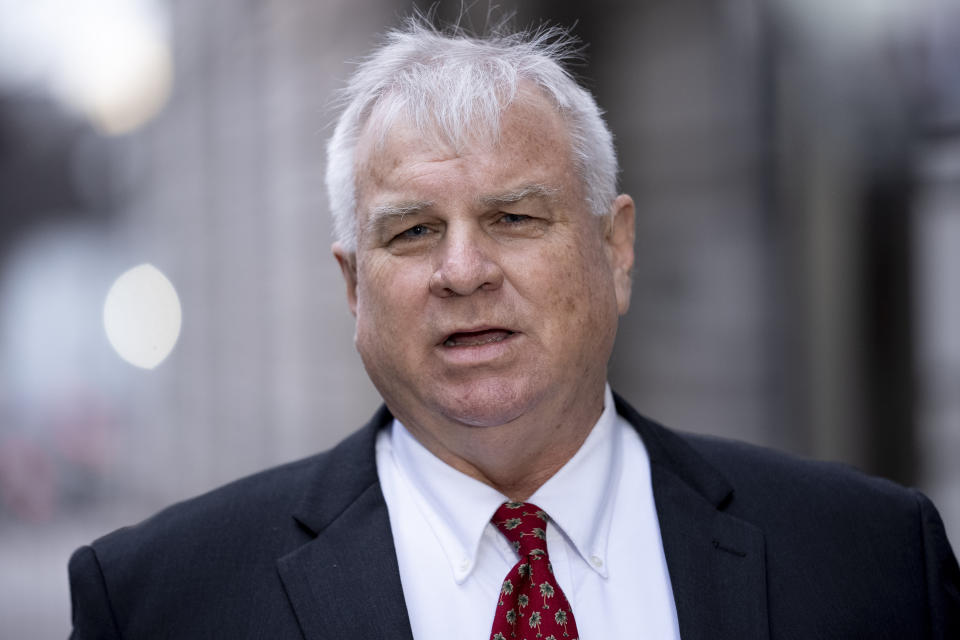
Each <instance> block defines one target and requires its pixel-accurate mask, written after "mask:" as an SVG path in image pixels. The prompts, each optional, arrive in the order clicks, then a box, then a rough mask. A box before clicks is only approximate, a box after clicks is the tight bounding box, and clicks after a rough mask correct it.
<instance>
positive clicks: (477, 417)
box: [436, 379, 542, 427]
mask: <svg viewBox="0 0 960 640" xmlns="http://www.w3.org/2000/svg"><path fill="white" fill-rule="evenodd" d="M525 386H526V385H522V384H517V383H515V382H513V381H510V382H506V381H503V380H499V379H498V380H493V381H486V382H484V383H480V384H477V383H475V384H472V385H470V386H469V387H468V388H466V389H457V390H450V392H448V393H445V394H443V396H444V397H442V398H437V402H436V406H437V409H438V410H439V412H440V413H442V414H443V415H446V416H447V418H449V419H451V420H455V421H456V422H460V423H462V424H466V425H470V426H472V427H496V426H499V425H502V424H507V423H508V422H512V421H514V420H516V419H517V418H519V417H520V416H522V415H524V414H525V413H527V412H528V411H530V410H531V409H532V408H533V407H535V406H536V404H537V402H538V400H539V399H540V397H541V396H542V393H537V392H536V391H535V390H533V389H529V388H524V387H525Z"/></svg>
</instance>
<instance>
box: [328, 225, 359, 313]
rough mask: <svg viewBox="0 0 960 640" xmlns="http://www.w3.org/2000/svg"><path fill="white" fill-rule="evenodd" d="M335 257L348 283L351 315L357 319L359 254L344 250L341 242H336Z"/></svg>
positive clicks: (333, 248) (333, 249) (334, 247)
mask: <svg viewBox="0 0 960 640" xmlns="http://www.w3.org/2000/svg"><path fill="white" fill-rule="evenodd" d="M331 249H332V251H333V257H334V258H336V259H337V264H339V265H340V273H342V274H343V279H344V281H345V282H346V283H347V304H348V305H349V306H350V313H352V314H353V317H357V254H356V253H355V252H352V251H347V250H346V249H344V247H343V245H342V244H340V243H339V242H334V243H333V247H331Z"/></svg>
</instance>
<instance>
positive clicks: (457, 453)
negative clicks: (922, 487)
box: [70, 21, 960, 640]
mask: <svg viewBox="0 0 960 640" xmlns="http://www.w3.org/2000/svg"><path fill="white" fill-rule="evenodd" d="M557 36H558V34H557V33H540V34H533V35H500V36H495V37H490V38H485V39H477V38H470V37H466V36H464V35H463V34H460V33H452V34H443V33H439V32H437V31H435V30H433V29H431V28H429V27H427V26H424V25H422V24H421V23H419V22H417V21H411V22H410V23H409V24H408V25H407V27H406V28H405V29H403V30H401V31H397V32H393V33H391V34H390V36H389V38H388V40H387V42H386V44H385V45H384V46H382V47H381V48H380V49H378V50H377V51H376V52H375V53H374V55H373V56H372V57H371V58H369V59H368V60H367V61H366V62H364V63H363V64H362V65H361V66H360V68H359V69H358V70H357V72H356V74H355V76H354V77H353V79H352V80H351V82H350V84H349V86H348V88H347V103H346V107H345V109H344V111H343V113H342V115H341V117H340V119H339V122H338V126H337V128H336V131H335V133H334V135H333V138H332V140H331V142H330V145H329V163H328V176H327V178H328V179H327V182H328V189H329V192H330V201H331V208H332V211H333V214H334V217H335V222H336V229H337V241H336V243H335V244H334V247H333V252H334V255H335V256H336V259H337V261H338V263H339V265H340V268H341V270H342V272H343V276H344V279H345V281H346V288H347V300H348V303H349V305H350V309H351V311H352V312H353V314H354V315H355V317H356V346H357V350H358V351H359V353H360V355H361V357H362V359H363V363H364V366H365V367H366V370H367V372H368V373H369V375H370V378H371V380H372V381H373V383H374V384H375V385H376V387H377V389H378V390H379V391H380V393H381V395H382V396H383V399H384V403H385V408H381V410H380V411H379V412H378V413H377V414H376V416H374V418H373V419H372V420H371V422H370V423H369V424H368V425H367V426H366V427H364V428H363V429H361V430H360V431H359V432H358V433H356V434H354V435H353V436H351V437H350V438H348V439H347V440H345V441H344V442H343V443H341V444H340V445H339V446H337V447H336V448H334V449H333V450H331V451H329V452H326V453H323V454H320V455H318V456H315V457H313V458H309V459H306V460H303V461H301V462H296V463H292V464H289V465H286V466H283V467H280V468H278V469H274V470H270V471H266V472H264V473H261V474H258V475H256V476H252V477H250V478H247V479H244V480H240V481H238V482H236V483H233V484H231V485H228V486H226V487H224V488H221V489H218V490H216V491H214V492H212V493H209V494H207V495H205V496H202V497H200V498H196V499H194V500H190V501H188V502H185V503H182V504H179V505H176V506H174V507H171V508H170V509H167V510H166V511H164V512H162V513H160V514H158V515H157V516H154V517H153V518H151V519H149V520H147V521H145V522H143V523H141V524H139V525H137V526H135V527H132V528H128V529H125V530H121V531H118V532H115V533H113V534H110V535H108V536H106V537H105V538H102V539H100V540H98V541H96V542H94V543H93V544H92V545H91V546H89V547H85V548H83V549H81V550H79V551H78V552H77V553H76V554H75V555H74V558H73V559H72V561H71V565H70V574H71V586H72V589H73V607H74V614H73V617H74V629H75V631H74V634H75V636H76V637H78V638H87V637H90V638H93V637H96V638H101V637H104V638H107V637H110V638H112V637H117V638H119V637H128V638H143V637H171V638H192V637H204V638H207V637H224V638H245V637H251V638H252V637H256V638H261V637H269V638H281V637H283V638H285V637H291V638H300V637H303V638H314V639H319V638H411V637H416V638H423V639H431V638H440V637H457V638H464V639H468V640H470V639H473V640H488V639H494V640H503V639H506V638H534V637H536V638H544V639H546V640H550V639H554V640H559V639H560V638H578V637H583V638H587V639H592V638H679V637H683V638H685V639H691V638H711V639H718V638H719V639H723V638H729V639H738V640H739V639H743V638H908V637H909V638H921V637H924V638H926V637H931V638H948V637H951V638H956V637H960V622H958V618H960V611H958V610H960V595H958V589H960V587H958V582H960V580H958V569H957V564H956V560H955V559H954V556H953V554H952V552H951V550H950V546H949V544H948V542H947V540H946V536H945V534H944V530H943V525H942V523H941V522H940V519H939V516H938V515H937V512H936V510H935V509H934V507H933V506H932V505H931V504H930V502H929V501H928V500H927V499H926V498H925V497H924V496H922V495H921V494H919V493H917V492H915V491H910V490H907V489H904V488H901V487H897V486H895V485H893V484H891V483H888V482H884V481H881V480H877V479H871V478H868V477H865V476H863V475H860V474H858V473H856V472H854V471H851V470H849V469H846V468H842V467H839V466H834V465H826V464H820V463H812V462H804V461H800V460H796V459H793V458H789V457H786V456H783V455H779V454H775V453H771V452H768V451H762V450H759V449H756V448H753V447H749V446H747V445H742V444H735V443H729V442H722V441H718V440H712V439H707V438H702V437H694V436H681V435H678V434H676V433H673V432H671V431H669V430H667V429H665V428H663V427H661V426H658V425H656V424H653V423H651V422H649V421H647V420H645V419H644V418H642V417H641V416H639V415H638V414H637V413H636V412H635V411H634V410H633V409H632V408H631V407H630V406H629V405H627V404H626V403H625V402H624V401H623V400H622V399H620V398H618V397H616V396H614V395H613V394H612V392H611V391H610V389H609V388H608V386H607V384H606V367H607V362H608V360H609V357H610V354H611V351H612V349H613V343H614V336H615V333H616V328H617V321H618V316H619V315H621V314H623V313H624V312H625V311H626V309H627V307H628V305H629V302H630V270H631V267H632V264H633V233H634V208H633V202H632V201H631V199H630V198H629V197H628V196H626V195H619V196H618V195H616V191H615V176H616V161H615V157H614V152H613V146H612V141H611V136H610V133H609V131H608V130H607V128H606V126H605V124H604V122H603V120H602V118H601V116H600V112H599V110H598V108H597V106H596V104H595V103H594V101H593V99H592V98H591V96H590V95H589V94H588V93H587V92H586V91H584V90H583V89H582V88H581V87H579V86H578V85H577V84H576V83H575V82H574V81H573V80H572V79H571V78H570V76H569V75H568V74H567V73H566V72H565V71H564V70H563V68H562V66H561V64H560V63H561V62H562V59H563V56H564V55H565V53H566V49H565V45H564V44H563V43H562V38H561V39H559V40H558V38H557Z"/></svg>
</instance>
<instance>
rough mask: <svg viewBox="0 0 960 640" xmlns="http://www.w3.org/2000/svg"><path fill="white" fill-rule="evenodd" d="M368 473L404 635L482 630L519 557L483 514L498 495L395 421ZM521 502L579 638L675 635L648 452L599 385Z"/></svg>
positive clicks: (426, 638) (477, 636)
mask: <svg viewBox="0 0 960 640" xmlns="http://www.w3.org/2000/svg"><path fill="white" fill-rule="evenodd" d="M377 473H378V474H379V476H380V484H381V487H382V489H383V495H384V498H385V499H386V502H387V509H388V511H389V513H390V527H391V529H392V531H393V539H394V544H395V545H396V550H397V560H398V562H399V565H400V580H401V583H402V584H403V595H404V598H405V600H406V605H407V612H408V614H409V617H410V625H411V628H412V629H413V636H414V638H416V639H417V640H433V639H439V638H449V637H453V635H455V636H456V637H457V638H459V639H461V640H489V638H490V629H491V626H492V624H493V615H494V611H495V609H496V604H497V600H498V595H499V593H500V586H501V584H502V582H503V579H504V578H505V577H506V575H507V572H508V571H509V570H510V569H511V568H512V567H513V565H514V564H516V562H517V559H518V556H517V553H516V551H514V550H513V548H512V547H511V546H510V545H509V543H508V542H507V540H506V538H504V536H503V535H502V534H501V533H500V532H499V531H498V530H497V529H496V527H494V525H492V524H491V523H490V518H491V517H492V516H493V513H494V511H496V510H497V507H499V506H500V504H501V503H503V502H505V501H507V500H508V499H509V497H508V496H504V495H502V494H501V493H500V492H498V491H497V490H496V489H494V488H492V487H490V486H488V485H486V484H484V483H482V482H480V481H478V480H475V479H473V478H471V477H469V476H467V475H465V474H463V473H461V472H459V471H457V470H456V469H454V468H453V467H450V466H448V465H447V464H446V463H444V462H442V461H441V460H440V459H439V458H437V457H436V456H434V455H433V454H432V453H430V452H429V451H427V450H426V449H425V448H424V447H423V446H422V445H421V444H420V443H419V442H418V441H417V440H416V439H415V438H414V437H413V436H412V435H410V432H409V431H407V429H406V428H405V427H404V426H403V425H402V424H401V423H400V422H399V421H396V420H394V422H393V424H392V425H391V426H390V427H389V428H387V429H385V430H383V431H382V432H381V433H380V434H379V435H378V437H377ZM528 502H532V503H534V504H536V505H537V506H539V507H540V508H541V509H543V510H544V511H546V512H547V514H548V515H549V516H550V522H549V524H548V526H547V552H548V554H549V556H550V561H551V562H552V563H553V569H554V575H555V576H556V579H557V582H558V584H559V585H560V588H561V589H563V592H564V593H565V594H566V596H567V599H568V600H569V601H570V607H571V609H572V610H573V615H574V618H575V620H576V622H577V628H578V630H579V632H580V638H582V639H584V640H595V639H597V640H599V639H607V638H616V639H618V640H619V639H626V638H644V639H650V640H654V639H661V638H662V639H674V640H676V639H679V638H680V633H679V630H678V627H677V614H676V608H675V605H674V601H673V591H672V589H671V586H670V576H669V574H668V572H667V565H666V560H665V559H664V555H663V545H662V544H661V540H660V526H659V523H658V521H657V514H656V510H655V508H654V502H653V489H652V485H651V481H650V460H649V457H648V456H647V451H646V448H645V447H644V446H643V442H642V441H641V439H640V437H639V435H638V434H637V432H636V430H634V428H633V427H632V426H631V425H630V424H629V423H628V422H627V421H626V420H624V419H623V418H621V417H620V416H619V415H617V413H616V411H615V410H614V406H613V396H612V394H611V392H610V388H609V386H608V387H607V389H606V394H605V398H604V411H603V414H602V415H601V416H600V419H599V420H598V421H597V423H596V425H595V426H594V428H593V430H592V431H591V432H590V435H589V436H587V439H586V440H585V441H584V443H583V445H582V446H581V447H580V450H579V451H577V453H576V454H575V455H574V456H573V457H572V458H571V459H570V460H569V461H567V463H566V464H565V465H564V466H563V467H562V468H561V469H560V470H559V471H557V473H556V474H554V475H553V477H551V478H550V479H549V480H547V482H545V483H544V484H543V486H541V487H540V488H539V489H538V490H537V491H536V493H534V494H533V496H531V497H530V499H529V500H528ZM451 634H453V635H451Z"/></svg>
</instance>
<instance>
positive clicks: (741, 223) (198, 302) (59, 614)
mask: <svg viewBox="0 0 960 640" xmlns="http://www.w3.org/2000/svg"><path fill="white" fill-rule="evenodd" d="M958 5H960V1H958V0H913V1H912V2H909V3H907V2H903V1H902V0H846V1H845V2H842V3H838V2H833V1H831V0H644V1H639V2H631V3H626V2H612V1H610V0H593V1H592V2H589V3H584V2H572V1H559V0H551V1H550V2H547V1H546V0H541V1H537V0H527V1H524V2H522V3H520V2H516V3H514V2H501V3H499V7H500V8H499V10H494V15H495V16H500V15H502V14H503V13H504V12H510V11H516V14H517V15H516V23H517V24H519V25H521V26H523V25H536V24H538V23H540V22H541V21H543V20H547V21H550V22H553V23H559V24H562V25H573V30H574V32H575V33H576V34H577V35H578V36H579V37H580V38H581V39H582V40H583V41H584V42H585V43H586V44H587V49H586V53H587V56H588V58H587V61H586V62H585V63H583V64H582V65H579V66H578V67H576V68H575V69H574V71H575V73H576V74H577V75H578V76H579V77H580V78H581V79H582V80H583V81H584V82H585V84H586V85H587V86H588V87H589V88H590V90H591V91H593V92H594V94H595V95H596V96H597V99H598V101H599V103H600V104H601V106H602V107H603V108H604V109H605V110H606V111H607V115H608V119H609V122H610V125H611V128H612V129H613V131H614V134H615V136H616V142H617V147H618V152H619V154H620V159H621V166H622V176H621V183H622V189H623V190H624V191H627V192H629V193H631V194H632V195H633V196H634V197H635V198H636V200H637V203H638V213H639V218H638V234H637V235H638V237H637V258H638V260H637V267H636V282H635V285H634V299H633V307H632V309H631V311H630V313H629V315H628V316H627V317H626V318H624V320H623V322H622V324H621V332H620V336H619V338H618V350H617V353H616V356H615V358H614V361H613V363H612V366H611V373H610V377H611V381H612V383H613V386H614V388H616V389H617V390H618V391H619V392H620V393H621V394H623V395H624V396H626V397H627V398H628V399H629V400H630V401H632V402H633V404H634V405H635V406H637V408H638V409H640V410H641V411H642V412H644V413H646V414H648V415H650V416H651V417H653V418H656V419H658V420H660V421H663V422H665V423H667V424H669V425H671V426H673V427H674V428H678V429H682V430H689V431H698V432H706V433H713V434H717V435H721V436H730V437H736V438H741V439H746V440H749V441H752V442H757V443H761V444H764V445H769V446H773V447H777V448H782V449H787V450H790V451H794V452H797V453H800V454H802V455H806V456H813V457H817V458H823V459H831V460H841V461H845V462H847V463H850V464H853V465H855V466H857V467H859V468H862V469H864V470H866V471H869V472H871V473H875V474H880V475H883V476H887V477H889V478H892V479H894V480H897V481H899V482H902V483H904V484H908V485H913V486H917V487H920V488H921V489H923V490H924V491H925V492H927V493H928V494H929V495H930V496H931V497H932V498H933V499H934V501H935V502H936V504H937V505H938V506H939V507H940V509H941V512H942V514H943V516H944V519H945V521H946V523H947V531H948V534H949V536H950V537H951V539H952V541H953V544H954V547H955V548H956V547H957V545H958V544H960V463H958V462H957V457H958V454H960V65H958V64H957V61H958V60H960V7H958ZM412 6H413V5H411V4H410V2H409V0H405V1H400V0H366V1H365V2H362V3H359V2H349V1H348V0H273V1H270V0H260V1H254V0H245V1H241V0H207V1H205V2H192V1H189V0H169V1H162V0H82V1H78V0H32V1H31V2H29V3H28V2H20V1H18V0H0V636H2V637H3V638H28V637H29V638H61V637H65V636H66V635H67V634H68V632H69V627H70V623H69V615H70V611H69V596H68V589H67V577H66V563H67V559H68V557H69V555H70V552H71V551H72V550H73V549H74V548H75V547H77V546H78V545H80V544H84V543H86V542H89V541H90V540H92V539H94V538H95V537H97V536H99V535H101V534H103V533H106V532H107V531H109V530H112V529H114V528H116V527H118V526H121V525H123V524H127V523H131V522H135V521H137V520H139V519H141V518H143V517H145V516H147V515H149V514H150V513H152V512H154V511H155V510H157V509H159V508H161V507H162V506H164V505H166V504H169V503H170V502H173V501H176V500H179V499H182V498H185V497H188V496H191V495H194V494H196V493H199V492H202V491H205V490H207V489H210V488H212V487H214V486H216V485H219V484H222V483H224V482H226V481H229V480H231V479H233V478H236V477H239V476H241V475H244V474H247V473H250V472H253V471H255V470H258V469H261V468H264V467H267V466H270V465H274V464H276V463H279V462H282V461H286V460H291V459H295V458H299V457H303V456H305V455H308V454H310V453H313V452H315V451H317V450H320V449H324V448H326V447H328V446H330V445H332V444H333V443H335V442H336V441H338V440H339V439H340V438H341V437H343V436H344V435H346V434H347V433H349V432H350V431H352V430H354V429H355V428H356V427H358V426H359V425H360V424H361V423H363V422H364V421H365V420H366V419H367V418H368V417H369V416H370V415H371V414H372V412H373V411H374V409H375V408H376V406H377V404H378V399H377V395H376V392H375V391H374V389H373V388H372V386H371V385H370V383H369V382H368V380H367V378H366V375H365V374H364V372H363V369H362V366H361V364H360V361H359V358H358V357H357V356H356V354H355V352H354V349H353V344H352V335H353V328H352V318H351V316H350V315H349V313H348V310H347V307H346V304H345V299H344V291H343V285H342V283H341V279H340V275H339V270H338V269H337V268H336V267H335V265H334V261H333V259H332V258H331V256H330V251H329V245H330V224H329V221H328V217H327V211H326V202H325V194H324V189H323V172H324V144H325V140H326V138H327V137H328V135H329V134H330V131H331V129H330V125H329V123H330V121H331V119H332V115H333V113H332V108H331V101H332V99H333V98H334V92H335V91H336V89H338V88H339V87H341V86H342V85H343V83H344V81H345V79H346V78H347V76H348V75H349V73H350V72H351V69H352V68H353V65H352V63H351V62H350V61H351V60H356V59H357V58H358V57H360V56H362V55H363V54H364V53H365V52H367V51H368V50H369V48H370V47H371V46H372V45H373V44H374V43H375V42H376V41H377V35H378V34H379V33H382V31H383V30H384V29H386V28H388V27H390V26H391V25H395V24H397V22H398V21H399V19H400V18H401V17H402V16H403V15H406V14H407V13H409V11H410V9H411V7H412ZM417 6H419V7H420V8H423V9H425V8H427V7H428V6H429V5H428V3H419V4H418V5H417ZM488 12H489V5H488V4H487V3H483V2H476V3H474V4H473V5H472V6H470V7H468V8H467V9H461V3H460V2H459V1H458V2H450V3H445V2H442V3H440V4H439V5H438V7H437V13H438V14H439V16H440V17H441V18H444V19H446V20H455V19H457V18H458V16H459V15H460V14H461V13H463V14H465V15H464V16H463V20H462V21H463V22H464V23H465V24H467V25H472V26H473V27H474V28H476V29H478V30H482V29H483V27H484V26H485V25H486V24H488V22H489V20H488ZM148 265H149V266H148ZM121 276H122V277H121Z"/></svg>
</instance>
